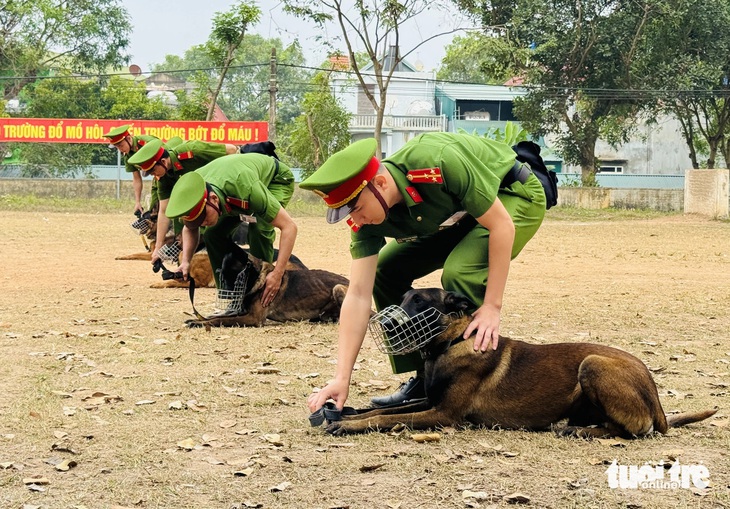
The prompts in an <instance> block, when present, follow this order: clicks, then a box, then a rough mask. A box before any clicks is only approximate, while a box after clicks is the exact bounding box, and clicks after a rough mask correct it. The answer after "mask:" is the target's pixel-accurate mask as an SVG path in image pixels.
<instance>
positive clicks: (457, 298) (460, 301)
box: [444, 292, 477, 313]
mask: <svg viewBox="0 0 730 509" xmlns="http://www.w3.org/2000/svg"><path fill="white" fill-rule="evenodd" d="M444 307H445V308H446V311H447V312H449V313H453V312H458V311H461V312H464V313H466V312H469V311H471V310H473V309H476V307H477V306H476V305H475V304H474V303H473V302H472V301H470V300H469V299H467V298H466V297H464V296H463V295H461V294H460V293H456V292H446V297H444Z"/></svg>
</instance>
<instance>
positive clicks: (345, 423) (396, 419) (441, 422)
mask: <svg viewBox="0 0 730 509" xmlns="http://www.w3.org/2000/svg"><path fill="white" fill-rule="evenodd" d="M398 424H403V425H405V426H408V427H409V428H410V429H414V430H415V429H428V428H436V427H443V426H451V425H453V424H456V422H455V420H454V419H453V418H452V417H451V416H449V415H447V414H445V413H444V412H442V411H440V410H438V409H436V408H430V409H428V410H426V411H424V412H412V413H407V414H390V415H375V416H373V417H363V418H353V419H343V420H341V421H335V422H333V423H332V424H330V425H329V426H327V433H330V434H332V435H345V434H348V433H366V432H368V431H389V430H391V429H393V428H394V427H395V426H396V425H398Z"/></svg>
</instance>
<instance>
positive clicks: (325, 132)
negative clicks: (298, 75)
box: [282, 72, 352, 178]
mask: <svg viewBox="0 0 730 509" xmlns="http://www.w3.org/2000/svg"><path fill="white" fill-rule="evenodd" d="M312 85H313V91H311V92H307V93H306V94H304V100H303V103H302V109H303V113H302V114H301V115H299V116H298V117H296V118H295V119H294V121H293V122H292V124H291V127H290V128H289V129H286V130H285V133H284V140H285V143H283V144H282V146H285V147H286V155H287V158H288V160H289V161H290V162H291V163H292V164H293V165H296V166H299V167H301V168H302V169H303V172H302V173H303V175H302V177H303V178H306V177H307V176H309V175H311V174H312V172H314V170H316V169H317V168H319V166H320V165H321V164H322V163H323V162H324V161H326V160H327V159H328V158H329V157H330V156H331V155H332V154H334V153H335V152H337V151H338V150H342V149H343V148H345V147H347V145H349V143H350V134H349V131H348V126H349V123H350V118H351V117H352V114H350V113H348V112H347V111H346V110H345V109H344V108H343V107H342V106H341V105H340V104H339V102H338V101H337V99H336V98H335V97H334V96H333V95H332V91H331V89H330V85H329V76H328V74H327V73H324V72H320V73H318V74H317V75H315V77H314V79H313V80H312Z"/></svg>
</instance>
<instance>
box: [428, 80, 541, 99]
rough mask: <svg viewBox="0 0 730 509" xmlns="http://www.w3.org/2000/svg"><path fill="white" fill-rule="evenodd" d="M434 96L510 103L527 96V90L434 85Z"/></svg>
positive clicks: (502, 87) (486, 86) (461, 84)
mask: <svg viewBox="0 0 730 509" xmlns="http://www.w3.org/2000/svg"><path fill="white" fill-rule="evenodd" d="M436 95H437V96H438V95H441V96H446V97H449V98H451V99H454V100H458V99H462V100H469V99H473V100H484V99H491V100H496V101H510V100H512V99H514V98H515V97H521V96H523V95H527V90H525V89H524V88H520V87H506V86H504V85H481V84H477V83H436Z"/></svg>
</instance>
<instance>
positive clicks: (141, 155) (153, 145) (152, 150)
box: [127, 139, 165, 176]
mask: <svg viewBox="0 0 730 509" xmlns="http://www.w3.org/2000/svg"><path fill="white" fill-rule="evenodd" d="M164 154H165V145H164V144H163V143H162V140H158V139H154V140H150V141H148V142H147V143H145V144H144V145H143V146H142V148H140V149H139V150H138V151H137V152H135V153H134V154H132V156H130V158H129V159H127V162H128V163H129V164H133V165H135V166H136V167H138V168H139V169H140V170H142V174H143V175H145V176H147V175H148V173H147V172H148V171H150V170H152V168H154V167H155V165H156V164H157V162H158V161H159V160H160V158H162V156H163V155H164Z"/></svg>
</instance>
